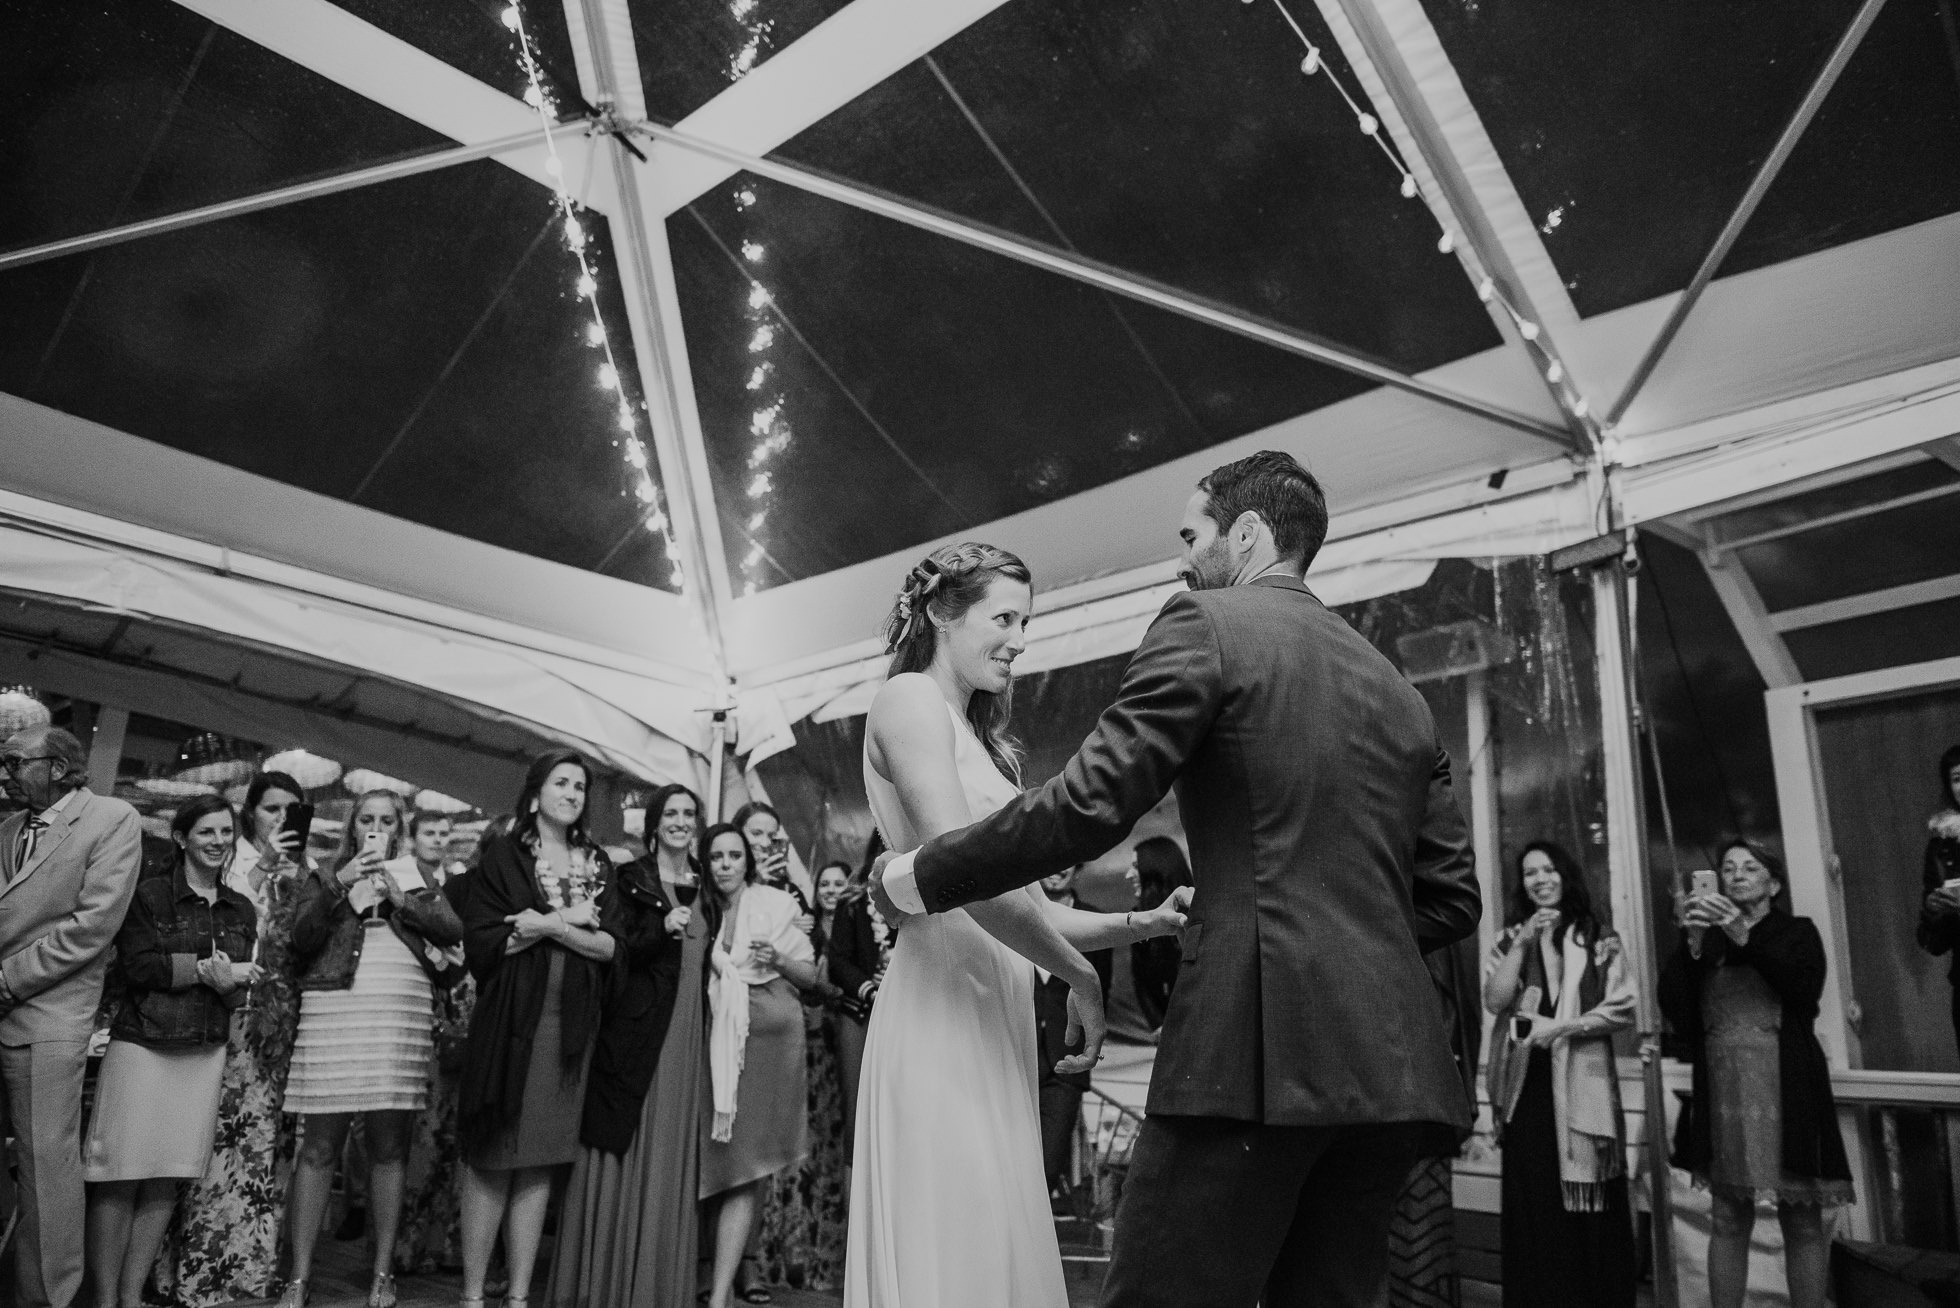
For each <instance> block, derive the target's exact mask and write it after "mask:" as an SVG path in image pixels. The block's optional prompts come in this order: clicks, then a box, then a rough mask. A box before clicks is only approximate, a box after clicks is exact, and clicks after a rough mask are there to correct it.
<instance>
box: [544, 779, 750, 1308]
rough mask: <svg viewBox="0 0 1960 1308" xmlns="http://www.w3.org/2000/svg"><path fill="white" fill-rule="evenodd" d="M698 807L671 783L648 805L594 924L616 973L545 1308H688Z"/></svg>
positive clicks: (699, 1049) (699, 949) (698, 1009)
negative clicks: (642, 849)
mask: <svg viewBox="0 0 1960 1308" xmlns="http://www.w3.org/2000/svg"><path fill="white" fill-rule="evenodd" d="M700 822H701V799H700V797H699V796H698V795H696V794H695V793H694V792H693V791H692V790H689V789H688V788H687V787H686V786H682V785H668V786H663V787H661V788H660V789H659V790H657V791H655V792H654V794H653V798H652V799H651V800H649V801H648V803H647V808H646V845H647V853H646V855H645V857H643V858H640V859H637V860H635V861H634V862H632V863H629V864H627V865H626V866H625V867H624V868H621V869H620V870H619V872H618V874H617V876H616V877H615V878H614V882H613V888H612V889H611V890H609V891H608V892H607V895H606V898H605V900H604V901H603V903H602V908H601V912H600V920H601V923H602V925H604V926H606V928H607V929H608V930H610V931H612V932H613V933H614V934H615V935H617V936H618V938H619V940H620V942H621V944H622V946H623V948H624V962H625V969H624V971H625V975H624V978H623V979H622V980H620V981H619V983H618V986H617V988H616V989H615V991H614V993H613V997H612V1001H611V1003H610V1004H609V1005H608V1006H607V1010H606V1015H605V1018H604V1020H603V1022H602V1024H601V1026H600V1028H599V1034H598V1044H597V1050H598V1052H597V1053H595V1054H594V1055H593V1060H592V1075H591V1078H590V1082H589V1084H588V1086H587V1089H586V1094H585V1105H584V1112H583V1117H582V1119H581V1123H580V1128H579V1141H580V1145H581V1146H582V1147H581V1149H580V1151H579V1156H578V1161H577V1162H576V1163H574V1164H573V1166H572V1178H571V1182H570V1184H569V1185H568V1186H567V1187H566V1190H565V1206H564V1209H563V1211H562V1212H561V1213H560V1215H559V1218H558V1243H557V1246H556V1252H555V1253H554V1254H553V1256H552V1260H551V1276H550V1279H549V1281H548V1282H547V1283H546V1290H545V1301H546V1302H547V1303H549V1304H550V1305H552V1308H595V1306H597V1305H604V1304H640V1305H646V1306H647V1308H691V1305H692V1304H693V1302H694V1282H695V1261H696V1250H697V1248H698V1246H699V1240H700V1236H699V1231H700V1228H699V1225H698V1220H699V1219H698V1212H697V1209H698V1204H697V1203H696V1192H697V1190H698V1189H699V1184H700V1111H701V1104H702V1102H703V1101H704V1095H703V1090H702V1086H703V1082H704V1081H705V1080H706V1077H707V1064H706V1061H705V1050H706V1031H705V1028H704V1022H705V1016H704V1008H705V1003H706V993H707V992H706V990H705V988H704V984H703V980H704V967H705V964H706V960H707V948H708V937H709V936H710V934H712V933H711V930H710V927H709V921H708V916H707V914H706V912H705V911H704V910H701V909H700V907H699V905H698V902H697V899H696V896H697V895H698V893H699V890H700V876H699V869H698V865H697V864H696V862H695V859H694V854H693V850H694V848H695V844H696V836H697V833H698V832H699V830H700Z"/></svg>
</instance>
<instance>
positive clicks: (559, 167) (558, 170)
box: [544, 154, 565, 177]
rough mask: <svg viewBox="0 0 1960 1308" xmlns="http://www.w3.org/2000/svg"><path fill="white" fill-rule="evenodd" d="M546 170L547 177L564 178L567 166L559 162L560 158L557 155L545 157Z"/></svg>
mask: <svg viewBox="0 0 1960 1308" xmlns="http://www.w3.org/2000/svg"><path fill="white" fill-rule="evenodd" d="M544 170H545V172H546V174H547V175H549V176H552V177H563V176H564V175H565V165H564V164H562V163H560V162H559V161H558V156H557V155H555V154H550V155H546V156H545V160H544Z"/></svg>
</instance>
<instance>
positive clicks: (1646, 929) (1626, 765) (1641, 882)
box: [1592, 460, 1680, 1308]
mask: <svg viewBox="0 0 1960 1308" xmlns="http://www.w3.org/2000/svg"><path fill="white" fill-rule="evenodd" d="M1594 469H1595V474H1594V475H1595V476H1596V477H1599V478H1600V479H1602V480H1603V481H1604V483H1605V486H1604V489H1605V492H1606V500H1607V505H1608V511H1609V514H1610V517H1609V524H1610V525H1611V526H1613V527H1615V528H1617V527H1619V526H1620V525H1622V524H1623V522H1624V518H1623V512H1622V506H1621V504H1620V498H1619V496H1620V492H1619V475H1618V471H1617V470H1616V469H1613V468H1610V467H1607V466H1606V465H1605V463H1604V461H1603V460H1602V461H1600V462H1599V463H1596V464H1595V465H1594ZM1630 545H1631V538H1629V546H1630ZM1629 592H1630V578H1629V575H1628V569H1627V560H1626V559H1625V558H1621V559H1613V560H1608V561H1607V562H1606V563H1605V564H1604V565H1602V566H1600V567H1597V568H1595V569H1594V570H1593V574H1592V593H1593V631H1594V642H1593V644H1594V660H1595V667H1596V670H1597V673H1598V678H1599V700H1600V704H1599V709H1600V736H1601V744H1602V753H1603V755H1604V758H1605V764H1606V767H1605V772H1606V828H1607V851H1608V861H1609V867H1610V869H1611V873H1612V881H1613V886H1612V898H1613V907H1614V914H1615V917H1616V919H1617V920H1618V921H1619V922H1620V923H1621V924H1622V928H1623V929H1622V932H1621V939H1622V941H1627V942H1630V944H1629V945H1628V946H1627V948H1626V953H1627V957H1628V959H1629V961H1630V962H1631V963H1632V964H1633V971H1634V980H1635V986H1636V989H1637V991H1638V1001H1639V1002H1638V1008H1637V1013H1638V1022H1639V1034H1640V1071H1641V1081H1642V1083H1643V1085H1644V1087H1645V1090H1646V1096H1645V1100H1646V1147H1647V1175H1648V1192H1649V1193H1648V1198H1649V1205H1648V1208H1649V1212H1650V1214H1651V1216H1652V1221H1653V1231H1652V1238H1653V1255H1654V1303H1655V1308H1675V1305H1676V1303H1677V1302H1678V1297H1679V1292H1680V1287H1679V1284H1678V1282H1677V1279H1676V1271H1675V1261H1674V1215H1673V1209H1674V1205H1673V1194H1672V1185H1673V1173H1672V1172H1671V1171H1670V1168H1669V1162H1668V1137H1667V1088H1666V1086H1665V1085H1664V1084H1663V1083H1662V1080H1661V1049H1660V1032H1661V1018H1660V1005H1659V1001H1658V994H1659V989H1658V983H1659V977H1660V970H1659V967H1658V966H1657V958H1656V955H1657V953H1658V950H1659V946H1660V940H1659V937H1658V936H1657V935H1656V933H1655V930H1654V920H1653V917H1654V912H1653V883H1652V880H1651V878H1650V877H1649V875H1648V871H1647V796H1646V788H1645V779H1644V778H1643V776H1642V774H1641V770H1640V731H1641V708H1640V697H1639V687H1638V684H1637V682H1636V680H1635V675H1634V673H1635V669H1636V667H1637V663H1636V660H1637V659H1638V657H1639V648H1638V645H1637V643H1636V641H1635V637H1634V630H1633V611H1632V603H1631V596H1630V593H1629Z"/></svg>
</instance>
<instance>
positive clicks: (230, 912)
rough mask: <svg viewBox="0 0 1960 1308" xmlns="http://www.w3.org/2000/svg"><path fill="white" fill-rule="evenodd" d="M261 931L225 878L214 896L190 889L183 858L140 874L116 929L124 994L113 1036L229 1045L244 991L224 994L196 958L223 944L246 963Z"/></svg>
mask: <svg viewBox="0 0 1960 1308" xmlns="http://www.w3.org/2000/svg"><path fill="white" fill-rule="evenodd" d="M257 933H258V923H257V913H256V912H255V911H254V909H253V908H252V901H251V900H249V899H247V898H245V896H243V895H241V894H239V893H238V892H237V891H236V890H233V889H232V888H231V887H230V886H227V885H224V884H223V883H222V882H221V883H220V884H219V886H218V897H217V900H216V902H210V901H207V900H206V899H205V898H204V896H203V895H200V894H198V893H197V891H195V890H193V889H191V886H190V882H189V881H188V880H187V879H186V878H185V876H184V868H183V865H182V863H180V862H173V863H172V865H171V868H170V871H169V872H167V873H160V874H158V875H155V876H148V877H145V878H143V880H142V881H140V882H138V883H137V886H136V894H135V896H134V898H132V899H131V900H130V903H129V914H128V916H127V917H125V918H124V919H123V924H122V930H121V931H119V932H117V934H116V965H117V967H119V968H120V969H121V970H122V975H123V981H124V983H125V986H126V993H125V995H124V998H123V1003H122V1006H121V1008H119V1009H118V1010H117V1012H116V1020H115V1021H114V1023H112V1024H111V1026H110V1028H109V1034H110V1036H111V1038H113V1039H116V1040H128V1041H130V1042H132V1043H134V1044H139V1045H147V1046H149V1047H150V1048H152V1049H187V1048H195V1047H198V1046H202V1045H222V1044H224V1043H225V1042H226V1040H228V1039H229V1038H230V1035H231V1010H232V1009H234V1008H236V1007H238V1006H239V1005H240V1004H243V1003H244V1002H245V996H246V990H245V987H243V986H240V987H239V988H238V989H236V990H233V991H232V992H231V993H230V994H228V995H222V996H221V995H219V994H218V992H217V991H215V990H213V989H212V988H211V987H210V986H207V985H205V984H204V983H203V982H202V981H200V980H198V978H197V962H198V960H199V959H201V958H209V957H210V956H211V954H212V952H213V951H214V950H218V949H221V950H223V951H224V952H225V954H226V955H227V956H228V957H229V958H230V959H231V960H232V961H233V962H235V963H244V962H248V961H250V959H251V957H252V945H253V942H254V941H255V940H256V939H257Z"/></svg>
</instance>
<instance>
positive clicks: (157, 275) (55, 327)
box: [0, 161, 669, 586]
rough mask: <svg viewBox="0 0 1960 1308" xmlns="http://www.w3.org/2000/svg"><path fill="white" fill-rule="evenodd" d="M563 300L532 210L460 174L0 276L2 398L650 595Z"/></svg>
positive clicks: (578, 312) (613, 416) (514, 184)
mask: <svg viewBox="0 0 1960 1308" xmlns="http://www.w3.org/2000/svg"><path fill="white" fill-rule="evenodd" d="M583 225H584V227H585V229H586V230H587V232H588V233H589V237H588V240H589V249H590V255H591V257H592V258H593V259H594V261H595V263H596V266H597V269H598V271H599V274H600V275H599V278H598V281H599V286H600V288H601V290H600V296H601V299H600V304H601V308H602V311H603V312H604V314H605V317H606V321H607V325H608V331H609V333H610V335H611V337H612V339H613V341H614V343H615V357H616V358H617V361H618V364H619V370H620V373H621V382H620V384H621V386H622V387H623V389H624V392H625V395H626V396H627V398H628V399H629V400H631V401H633V402H634V403H635V404H636V405H637V403H638V402H639V398H640V382H639V377H638V373H637V370H636V368H635V366H634V361H633V353H632V350H631V346H630V339H631V338H630V335H629V333H628V329H627V325H626V313H625V309H624V305H623V303H621V302H620V301H619V299H618V294H619V286H620V277H619V273H618V270H617V268H616V267H615V265H614V261H613V259H612V255H611V252H610V241H609V233H608V229H607V226H606V224H605V221H604V220H603V219H602V218H600V217H599V216H598V215H594V214H587V215H585V217H584V224H583ZM577 279H578V264H577V262H576V260H575V259H574V257H573V256H572V254H571V252H570V250H569V249H568V248H567V247H566V244H565V238H564V234H563V230H562V222H561V220H560V218H559V216H558V212H557V210H556V208H555V204H554V201H553V199H552V197H551V195H550V193H549V192H548V191H546V190H545V189H544V188H542V187H540V186H538V185H537V184H535V183H533V182H531V181H529V180H526V179H525V178H523V177H521V176H519V175H518V174H516V173H515V172H512V171H511V170H509V169H507V168H504V167H502V166H501V165H499V164H496V163H494V162H490V161H479V162H475V163H469V164H463V165H458V166H455V167H452V168H447V169H443V170H440V171H437V172H433V173H425V174H421V175H418V176H414V177H409V178H405V179H400V180H396V181H392V182H387V183H383V184H378V185H373V186H368V187H364V188H361V189H358V190H353V191H346V192H341V193H338V194H333V195H328V196H323V197H319V198H315V199H311V200H307V201H304V202H301V203H296V204H290V205H286V206H283V207H279V208H274V209H268V210H264V211H261V212H258V213H254V214H249V215H245V216H242V217H236V218H231V219H226V220H223V221H219V222H212V223H207V224H204V225H201V226H196V227H191V228H188V229H185V230H181V231H177V232H172V233H169V234H166V235H161V236H152V237H147V238H144V239H141V240H136V241H130V242H126V243H124V244H120V245H114V246H110V247H107V248H104V249H100V250H96V251H93V252H91V253H86V254H80V255H70V256H67V257H65V258H61V259H53V260H47V261H44V262H41V263H34V264H28V265H25V266H23V267H20V268H16V269H12V270H9V271H7V272H5V273H0V301H4V302H5V303H7V304H8V306H9V308H10V310H11V312H9V313H8V314H7V315H5V316H4V318H0V390H5V391H8V392H11V393H13V394H16V395H20V396H23V397H25V398H27V399H30V400H33V401H36V402H37V403H41V404H45V405H48V406H50V407H53V408H56V409H60V410H62V411H64V412H67V413H71V414H74V415H76V416H78V417H82V418H86V419H89V420H91V421H95V422H100V423H103V424H105V425H108V426H110V427H114V428H117V429H119V430H121V431H125V432H128V433H130V434H132V435H136V436H140V437H143V438H144V439H147V440H151V441H156V442H158V443H160V444H163V445H166V446H169V447H171V448H173V449H177V450H181V451H183V452H185V453H187V454H194V455H199V456H202V457H204V458H208V459H212V460H215V461H217V462H219V463H222V464H225V465H227V466H229V467H233V468H237V469H240V470H242V471H245V472H249V473H255V474H258V475H260V476H264V477H269V478H272V479H274V480H276V481H280V482H283V483H285V484H287V485H291V486H297V487H300V488H301V489H304V490H308V491H313V492H316V493H318V494H321V495H326V496H330V497H332V498H335V499H339V500H343V501H346V502H349V503H354V504H358V505H361V506H363V507H366V508H370V509H375V510H378V511H380V512H383V513H387V514H391V515H393V516H396V517H400V518H403V519H406V520H408V521H410V522H415V523H419V524H422V525H425V526H429V527H435V528H438V529H440V530H443V531H448V532H453V533H455V534H457V535H459V536H463V537H467V538H469V539H472V540H478V541H483V542H485V543H487V544H492V545H498V546H502V547H504V548H507V549H511V550H516V551H518V552H519V553H523V554H528V555H531V556H533V557H536V558H541V559H547V560H550V561H553V562H557V563H564V564H567V565H569V566H572V567H576V568H581V569H586V570H591V571H596V572H602V573H606V574H609V575H612V576H617V577H623V578H625V579H627V580H632V581H637V582H641V583H643V584H648V585H659V586H667V585H668V584H669V582H668V575H669V569H668V567H667V566H666V563H665V560H664V554H663V547H662V546H661V544H660V539H659V537H658V535H657V534H656V533H653V532H649V531H648V530H646V528H645V526H644V525H643V523H644V519H645V518H646V515H647V509H646V507H645V506H643V505H642V504H641V503H640V501H639V499H638V498H637V496H636V495H635V494H634V490H633V487H634V484H635V482H636V481H637V478H636V477H634V476H632V475H630V470H629V469H628V467H627V464H626V461H625V459H624V458H623V456H622V452H621V449H620V448H619V445H618V442H619V439H620V436H621V432H620V429H619V426H618V421H617V406H618V403H619V400H618V398H617V397H616V396H614V395H613V394H612V393H611V392H609V391H607V390H604V389H602V388H601V387H600V385H599V384H598V380H597V375H598V368H599V366H600V363H601V361H602V357H603V356H602V355H601V354H600V353H599V352H598V351H597V350H595V349H594V348H593V347H592V346H591V345H590V344H589V343H588V337H587V328H588V325H589V323H590V321H591V311H590V308H589V306H588V304H587V302H586V301H584V300H582V299H581V298H580V297H579V295H578V292H577V290H576V284H577ZM641 430H642V432H644V422H642V424H641Z"/></svg>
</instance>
